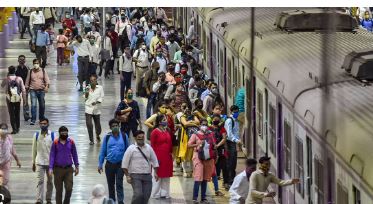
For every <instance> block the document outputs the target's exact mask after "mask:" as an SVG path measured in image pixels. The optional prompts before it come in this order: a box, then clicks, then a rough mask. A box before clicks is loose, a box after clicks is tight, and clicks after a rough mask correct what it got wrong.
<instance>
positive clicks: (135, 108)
mask: <svg viewBox="0 0 373 204" xmlns="http://www.w3.org/2000/svg"><path fill="white" fill-rule="evenodd" d="M125 95H126V98H125V99H123V100H122V101H121V102H120V103H119V105H118V107H117V110H116V113H115V114H116V115H123V114H126V113H127V114H128V113H129V115H128V118H127V121H123V122H121V125H120V127H121V132H122V134H124V133H125V134H126V135H128V137H129V135H130V132H132V134H135V132H136V130H137V127H138V126H139V125H140V129H141V121H140V115H141V114H140V107H139V104H138V102H137V101H136V100H134V99H133V91H132V89H127V91H126V93H125Z"/></svg>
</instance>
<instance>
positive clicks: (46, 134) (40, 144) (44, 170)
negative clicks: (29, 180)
mask: <svg viewBox="0 0 373 204" xmlns="http://www.w3.org/2000/svg"><path fill="white" fill-rule="evenodd" d="M39 125H40V131H38V132H36V133H35V134H34V136H33V140H32V171H33V172H35V171H37V178H38V185H37V189H36V199H37V200H36V203H37V204H41V203H43V201H44V199H43V198H44V176H45V175H46V176H47V193H46V200H47V204H52V192H53V180H52V176H51V175H49V174H48V170H49V155H50V150H51V146H52V143H53V141H54V132H52V131H50V130H48V126H49V120H48V119H47V118H44V119H42V120H40V121H39Z"/></svg>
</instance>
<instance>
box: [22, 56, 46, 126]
mask: <svg viewBox="0 0 373 204" xmlns="http://www.w3.org/2000/svg"><path fill="white" fill-rule="evenodd" d="M32 63H33V65H34V68H33V69H32V70H31V71H30V72H29V73H28V75H27V79H26V90H27V91H28V92H29V93H30V97H31V123H30V125H35V121H36V105H37V103H39V120H40V119H43V118H44V112H45V100H44V98H45V93H47V92H48V89H49V84H50V81H49V77H48V74H47V71H46V70H45V69H44V68H40V62H39V60H38V59H34V60H33V61H32Z"/></svg>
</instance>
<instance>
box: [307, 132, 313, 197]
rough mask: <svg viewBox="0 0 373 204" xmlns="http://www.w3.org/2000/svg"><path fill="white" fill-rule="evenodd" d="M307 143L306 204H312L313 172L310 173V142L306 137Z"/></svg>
mask: <svg viewBox="0 0 373 204" xmlns="http://www.w3.org/2000/svg"><path fill="white" fill-rule="evenodd" d="M306 143H307V180H306V181H307V182H306V183H307V195H306V196H307V198H308V199H307V200H308V204H313V197H312V192H313V190H312V181H313V174H312V173H313V171H312V166H313V165H312V140H311V139H310V138H309V137H308V136H307V137H306Z"/></svg>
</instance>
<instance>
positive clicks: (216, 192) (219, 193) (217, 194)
mask: <svg viewBox="0 0 373 204" xmlns="http://www.w3.org/2000/svg"><path fill="white" fill-rule="evenodd" d="M215 196H224V193H222V192H221V191H215Z"/></svg>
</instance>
